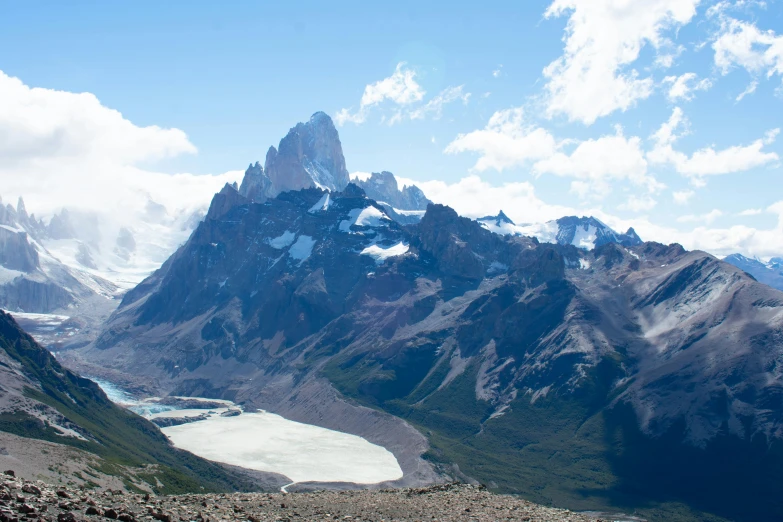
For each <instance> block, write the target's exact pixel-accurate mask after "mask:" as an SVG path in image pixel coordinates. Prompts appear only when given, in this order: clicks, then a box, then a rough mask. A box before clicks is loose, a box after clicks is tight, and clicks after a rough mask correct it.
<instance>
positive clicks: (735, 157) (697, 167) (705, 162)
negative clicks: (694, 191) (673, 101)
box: [647, 107, 780, 186]
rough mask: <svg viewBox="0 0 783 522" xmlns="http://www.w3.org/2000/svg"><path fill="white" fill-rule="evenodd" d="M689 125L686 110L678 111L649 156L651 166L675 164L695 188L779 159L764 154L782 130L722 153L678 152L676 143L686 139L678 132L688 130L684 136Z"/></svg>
mask: <svg viewBox="0 0 783 522" xmlns="http://www.w3.org/2000/svg"><path fill="white" fill-rule="evenodd" d="M687 125H688V122H687V120H686V119H685V116H684V113H683V111H682V109H681V108H679V107H675V108H674V110H673V111H672V114H671V116H670V117H669V119H668V120H667V121H666V122H664V123H663V124H662V125H661V127H660V128H659V129H658V131H656V132H655V134H654V135H653V136H652V139H653V141H654V143H655V145H654V147H653V149H652V150H651V151H649V152H648V153H647V159H648V160H649V161H650V162H651V163H656V164H671V165H672V166H674V168H675V170H676V171H677V172H679V173H680V174H682V175H684V176H686V177H688V178H689V179H690V180H691V183H693V184H694V185H695V186H703V185H704V184H705V183H706V182H705V179H704V178H705V177H706V176H715V175H720V174H730V173H735V172H742V171H746V170H750V169H753V168H756V167H761V166H764V165H768V164H770V163H773V162H775V161H778V159H779V158H778V155H777V154H776V153H774V152H769V151H766V150H764V148H765V147H766V146H768V145H770V144H772V143H773V142H774V141H775V139H776V137H777V135H778V133H779V132H780V130H779V129H772V130H770V131H768V132H767V133H766V134H765V136H764V137H763V138H759V139H757V140H755V141H753V142H752V143H750V144H749V145H734V146H731V147H727V148H725V149H720V150H716V149H715V148H714V147H704V148H701V149H699V150H697V151H695V152H694V153H693V154H691V155H690V156H688V155H687V154H685V153H683V152H680V151H677V150H675V149H674V144H675V142H676V141H677V140H678V139H679V137H680V136H682V134H678V131H679V130H680V129H684V130H683V131H682V132H687Z"/></svg>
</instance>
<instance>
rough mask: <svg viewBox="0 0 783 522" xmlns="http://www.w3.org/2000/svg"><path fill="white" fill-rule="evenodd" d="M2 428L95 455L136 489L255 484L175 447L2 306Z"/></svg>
mask: <svg viewBox="0 0 783 522" xmlns="http://www.w3.org/2000/svg"><path fill="white" fill-rule="evenodd" d="M0 431H3V432H7V433H12V434H14V435H18V436H21V437H25V438H28V439H39V440H45V441H49V442H55V443H58V444H62V445H66V446H71V447H75V448H79V449H81V450H85V451H87V452H89V453H92V454H94V455H95V456H96V457H98V458H99V459H100V460H99V463H100V466H99V467H100V472H101V473H104V474H108V475H114V476H117V477H119V478H121V479H122V480H123V482H124V483H125V484H126V487H133V488H135V490H136V491H138V490H139V489H147V490H150V491H155V492H157V493H161V494H164V493H185V492H201V491H204V490H210V491H229V490H235V489H236V488H239V487H241V488H252V484H251V483H250V482H249V481H246V480H244V479H242V478H241V477H240V476H238V475H235V474H234V473H232V472H230V471H228V470H227V469H224V468H223V467H221V466H219V465H216V464H214V463H211V462H208V461H206V460H203V459H200V458H198V457H196V456H194V455H192V454H190V453H187V452H184V451H181V450H177V449H175V448H174V447H173V446H172V445H171V443H170V442H169V441H168V439H167V438H166V437H165V436H164V435H163V434H162V433H161V432H160V431H159V430H158V428H157V427H156V426H155V425H154V424H152V423H150V422H149V421H147V420H145V419H143V418H142V417H139V416H137V415H136V414H134V413H131V412H130V411H128V410H126V409H124V408H121V407H119V406H116V405H114V404H113V403H112V402H111V401H110V400H109V399H108V398H107V397H106V395H105V394H104V393H103V391H101V389H100V388H99V387H98V385H97V384H95V383H94V382H92V381H90V380H88V379H84V378H82V377H79V376H78V375H76V374H74V373H73V372H71V371H69V370H67V369H65V368H63V367H62V366H61V365H60V363H59V362H57V360H56V359H55V358H54V357H53V356H52V355H51V354H50V353H49V351H48V350H46V349H45V348H43V347H41V346H39V345H38V344H37V343H36V342H35V341H34V340H33V339H32V338H31V337H30V336H29V335H27V334H26V333H24V332H23V331H22V330H21V328H19V326H18V325H17V324H16V323H15V322H14V320H13V318H12V317H11V316H10V315H8V314H6V313H4V312H2V311H0ZM53 458H54V456H53ZM52 463H54V462H52ZM66 467H67V463H66Z"/></svg>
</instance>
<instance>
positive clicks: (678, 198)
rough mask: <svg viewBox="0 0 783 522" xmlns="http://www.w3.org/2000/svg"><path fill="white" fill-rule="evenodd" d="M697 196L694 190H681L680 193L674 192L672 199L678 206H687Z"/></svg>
mask: <svg viewBox="0 0 783 522" xmlns="http://www.w3.org/2000/svg"><path fill="white" fill-rule="evenodd" d="M694 195H696V192H694V191H692V190H681V191H678V192H672V198H673V199H674V202H675V203H677V204H678V205H687V204H688V201H690V199H691V198H692V197H693V196H694Z"/></svg>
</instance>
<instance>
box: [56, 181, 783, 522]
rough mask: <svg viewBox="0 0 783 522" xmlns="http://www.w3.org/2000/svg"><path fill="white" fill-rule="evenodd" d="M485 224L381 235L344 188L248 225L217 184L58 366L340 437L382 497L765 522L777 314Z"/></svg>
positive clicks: (775, 509) (740, 290) (302, 199)
mask: <svg viewBox="0 0 783 522" xmlns="http://www.w3.org/2000/svg"><path fill="white" fill-rule="evenodd" d="M487 221H491V222H492V223H495V224H497V223H500V224H501V225H505V224H508V225H509V226H511V225H512V224H510V223H506V222H507V221H510V220H508V219H504V217H503V215H501V216H498V217H497V218H493V219H492V220H482V222H480V223H479V222H477V221H474V220H469V219H466V218H463V217H460V216H458V215H457V214H456V212H454V211H453V210H452V209H450V208H448V207H444V206H441V205H429V206H428V207H427V210H426V213H425V214H424V216H423V217H422V219H421V220H420V222H419V223H418V224H414V225H407V226H401V225H400V224H398V223H397V222H395V221H394V220H393V219H392V218H391V217H390V216H389V214H388V213H387V212H386V209H385V208H384V207H383V206H382V205H380V204H378V203H377V202H375V201H374V200H372V199H370V198H368V197H367V196H366V194H365V193H364V192H363V191H362V190H361V189H360V188H359V187H358V186H356V185H353V184H349V185H348V186H346V188H345V190H343V191H342V192H325V191H322V190H319V189H317V188H309V189H304V190H300V191H289V192H283V193H281V194H279V195H278V196H277V197H276V198H274V199H269V200H267V201H266V202H265V203H263V204H258V203H252V202H250V201H249V200H248V199H247V198H245V197H244V196H242V195H241V194H239V193H238V192H237V191H236V190H235V189H233V187H231V186H227V187H226V188H224V190H223V191H222V192H221V193H220V194H218V195H217V196H216V197H215V199H214V200H213V207H212V208H211V209H210V212H209V213H208V215H207V218H206V219H205V220H204V221H203V222H201V223H200V224H199V226H198V228H197V229H196V230H195V231H194V233H193V235H192V236H191V238H190V239H189V240H188V242H187V243H186V244H184V245H183V246H182V247H181V248H180V249H179V250H178V251H177V252H176V253H175V254H174V255H173V256H172V257H171V258H170V259H169V260H168V261H167V262H166V263H165V264H164V265H163V266H162V267H161V268H160V269H159V270H158V271H157V272H155V273H154V274H153V275H152V276H150V277H149V278H147V279H146V280H145V281H144V282H143V283H142V284H140V285H139V286H138V287H136V288H135V289H134V290H132V291H130V292H128V293H127V294H126V295H125V297H124V299H123V301H122V303H121V305H120V307H119V308H118V310H117V311H116V312H115V313H114V314H113V315H112V317H111V319H110V320H109V321H108V323H107V325H106V327H105V329H104V331H103V333H102V334H101V335H100V337H99V338H98V339H97V341H96V342H95V343H93V344H92V345H90V346H88V347H85V348H82V349H79V350H76V351H71V352H68V353H67V354H64V355H63V358H64V359H63V360H65V361H67V364H69V365H71V366H72V367H75V368H81V369H83V370H84V371H85V372H88V373H90V374H93V375H101V372H106V373H107V374H110V375H113V376H117V375H125V376H127V378H128V379H136V380H138V379H144V380H145V382H146V384H147V385H148V386H150V387H151V389H152V391H153V392H154V393H157V394H162V395H165V394H173V395H194V396H206V397H215V398H227V399H231V400H233V401H235V402H237V403H241V404H244V405H245V406H246V407H250V408H253V407H255V408H263V409H266V410H270V411H273V412H276V413H280V414H282V415H284V416H286V417H288V418H290V419H293V420H299V421H302V422H308V423H311V424H317V425H320V426H324V427H327V428H334V429H340V430H343V431H348V432H350V433H354V434H357V435H361V436H363V437H364V438H366V439H367V440H369V441H371V442H373V443H376V444H380V445H382V446H384V447H386V448H387V449H389V450H390V451H391V452H392V453H394V454H395V456H396V457H397V459H398V461H399V463H400V466H401V468H402V469H403V472H404V474H405V475H404V478H403V480H402V482H401V483H403V484H421V483H426V482H429V481H433V480H436V479H438V477H442V476H443V475H444V474H446V475H451V476H452V477H454V476H457V477H464V476H465V475H468V476H470V477H473V478H475V479H477V480H480V481H482V482H484V483H486V484H488V485H490V486H491V487H493V488H497V489H499V490H501V491H506V492H514V493H520V494H523V495H525V496H526V497H528V498H530V499H531V500H536V501H540V502H546V503H554V504H556V505H560V506H567V507H570V508H573V509H597V508H599V509H605V508H607V507H614V508H622V509H624V510H632V509H638V510H639V512H640V513H651V514H653V515H655V516H657V517H658V518H664V519H666V520H691V519H694V518H699V519H701V520H718V518H716V516H715V514H717V515H720V516H724V517H729V518H732V519H736V520H757V519H774V518H780V517H781V516H783V505H781V501H780V500H779V499H780V497H779V495H777V492H779V491H780V488H781V487H783V471H781V470H783V445H782V444H781V441H782V439H783V432H782V431H781V428H780V426H781V421H783V418H781V417H783V404H782V403H781V400H782V399H783V392H782V390H783V375H782V374H783V370H782V369H781V367H780V365H779V364H778V361H779V360H781V357H783V294H781V293H780V292H778V291H775V290H773V289H770V288H769V287H767V286H765V285H762V284H759V283H758V282H756V281H755V280H753V279H752V278H751V277H749V276H747V275H746V274H745V273H744V272H743V271H741V270H739V269H737V268H736V267H734V266H732V265H730V264H728V263H724V262H722V261H720V260H718V259H716V258H714V257H712V256H710V255H708V254H706V253H703V252H687V251H685V250H684V249H683V248H682V247H681V246H679V245H668V246H666V245H661V244H658V243H642V244H636V245H630V244H627V243H626V244H627V246H622V245H621V244H618V243H617V242H614V241H605V240H606V239H607V238H609V237H612V236H611V235H610V234H609V231H610V230H611V229H608V227H605V225H604V226H602V227H599V225H602V224H601V223H600V222H599V221H597V220H593V219H592V218H564V219H562V220H558V221H557V225H558V229H557V230H556V231H554V230H553V232H554V233H555V234H556V236H555V237H556V239H557V243H553V244H547V243H543V242H539V241H536V240H534V239H531V238H528V237H524V236H522V235H512V234H505V235H501V234H496V233H492V232H490V231H489V230H487V227H488V224H487ZM497 226H500V225H497ZM514 226H516V225H514ZM585 227H586V228H585ZM626 236H628V237H627V238H626V239H628V240H631V241H632V242H634V243H635V242H637V240H638V237H636V236H635V234H633V231H632V230H631V231H629V234H626ZM614 237H615V238H617V237H618V235H617V234H615V235H614ZM577 238H582V239H579V240H578V239H577ZM588 238H590V239H589V241H588ZM561 242H562V243H568V244H565V245H563V244H560V243H561ZM588 242H589V243H591V244H592V245H593V246H594V248H592V249H591V250H589V251H586V250H584V249H582V248H576V247H575V246H574V243H576V244H577V245H580V246H585V247H586V246H588V245H587V244H586V243H588ZM455 465H456V466H458V467H455ZM710 517H712V518H710Z"/></svg>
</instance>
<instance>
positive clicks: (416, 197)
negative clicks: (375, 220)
mask: <svg viewBox="0 0 783 522" xmlns="http://www.w3.org/2000/svg"><path fill="white" fill-rule="evenodd" d="M353 183H355V184H356V185H358V186H359V187H361V189H362V190H364V192H365V194H367V197H368V198H370V199H374V200H375V201H377V202H378V203H380V204H382V205H388V206H389V207H391V208H394V209H398V210H420V211H422V212H423V211H425V210H427V205H429V204H430V203H432V202H431V201H430V200H429V199H427V196H425V195H424V192H422V191H421V189H420V188H419V187H417V186H415V185H410V186H404V187H403V188H400V187H399V184H398V183H397V178H396V177H395V176H394V174H392V173H391V172H387V171H383V172H373V173H372V174H371V175H370V177H368V178H366V179H354V180H353Z"/></svg>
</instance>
